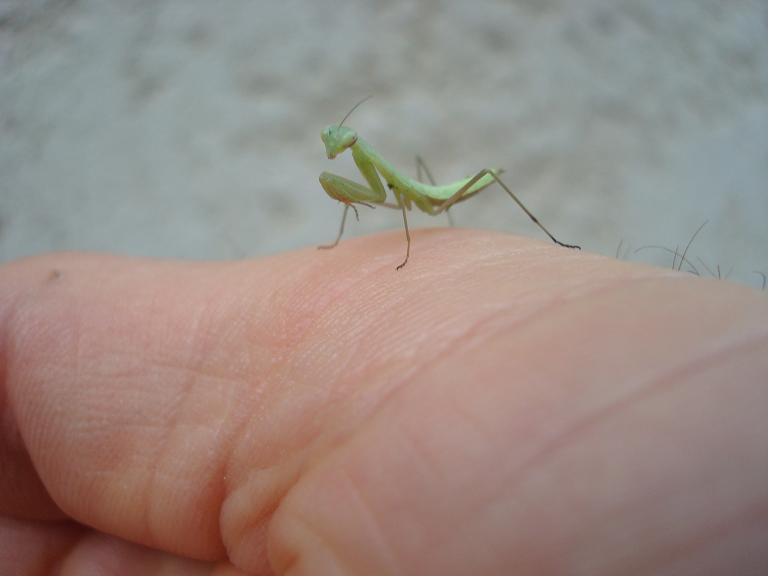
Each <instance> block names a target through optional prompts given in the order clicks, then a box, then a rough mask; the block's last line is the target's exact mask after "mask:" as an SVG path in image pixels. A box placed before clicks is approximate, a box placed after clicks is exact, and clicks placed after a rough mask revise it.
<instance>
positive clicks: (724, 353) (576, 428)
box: [477, 332, 768, 515]
mask: <svg viewBox="0 0 768 576" xmlns="http://www.w3.org/2000/svg"><path fill="white" fill-rule="evenodd" d="M765 342H768V332H766V333H763V334H759V335H758V336H757V337H750V338H746V339H744V340H741V341H739V342H737V343H735V344H733V345H732V346H729V347H727V348H723V349H721V350H720V351H719V352H718V353H717V354H716V355H715V356H711V354H707V353H705V354H702V355H701V356H698V357H696V358H693V359H689V361H686V362H683V363H681V364H679V365H676V366H674V367H672V368H671V369H670V370H669V371H668V372H667V373H665V374H662V375H661V376H657V377H656V378H654V379H652V380H650V381H648V383H647V384H646V385H645V386H641V387H640V388H638V389H636V390H634V391H633V392H631V393H629V394H627V395H626V396H624V397H622V398H620V399H619V400H617V401H615V402H612V403H611V404H609V405H607V406H604V407H602V408H600V409H598V410H596V411H595V413H593V414H592V415H590V416H589V417H588V418H583V419H581V420H579V421H578V422H577V423H576V424H574V425H572V426H570V427H568V428H566V429H565V430H562V431H561V432H560V433H558V434H557V435H556V436H555V437H554V438H553V439H552V440H550V441H549V442H547V443H546V444H545V446H544V447H543V448H542V449H540V450H539V451H537V452H536V453H535V454H533V455H532V456H531V457H529V458H528V459H527V460H526V461H525V462H524V463H522V464H521V466H519V467H518V469H517V471H516V472H515V473H514V474H512V475H511V476H510V477H509V478H507V479H506V481H505V482H503V483H500V485H499V490H497V491H495V492H493V493H491V494H489V495H488V498H487V501H486V503H485V504H483V505H478V507H477V508H478V515H480V513H481V511H487V510H488V509H489V508H491V507H493V506H495V503H496V502H497V501H498V500H499V499H500V497H501V496H502V495H503V494H504V493H505V492H507V491H509V492H514V488H515V487H516V486H518V485H519V484H520V483H521V482H522V481H523V480H524V478H525V477H526V475H527V474H528V473H529V472H530V471H531V470H532V469H533V468H534V467H536V466H537V465H539V464H540V463H541V462H543V461H545V460H546V459H551V458H552V457H553V455H555V454H557V453H558V452H559V451H561V450H563V449H564V448H566V447H569V446H573V445H574V441H573V439H574V438H578V437H579V436H583V435H584V434H585V433H586V432H588V431H590V430H592V429H594V428H595V427H596V426H597V425H598V424H599V423H601V422H604V421H606V420H610V419H615V418H617V417H618V416H619V414H620V413H621V411H622V410H625V409H628V408H631V407H633V406H635V405H636V402H637V401H639V400H645V399H649V398H651V397H653V396H655V395H656V394H659V393H666V392H669V391H671V390H672V389H673V388H674V384H673V385H672V387H669V388H664V387H663V384H664V382H665V380H666V379H667V378H671V377H673V376H674V377H678V381H679V379H680V377H681V376H684V375H686V374H695V373H697V372H699V371H702V370H704V369H706V368H707V367H708V366H711V365H712V364H715V363H717V362H718V361H720V360H722V359H723V358H727V357H728V356H729V355H731V354H733V353H734V352H738V351H740V350H742V349H745V348H746V349H748V348H752V347H755V348H758V347H760V346H761V345H762V344H763V343H765ZM697 363H699V365H697Z"/></svg>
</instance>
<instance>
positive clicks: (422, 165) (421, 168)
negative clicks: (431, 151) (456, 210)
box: [416, 154, 456, 228]
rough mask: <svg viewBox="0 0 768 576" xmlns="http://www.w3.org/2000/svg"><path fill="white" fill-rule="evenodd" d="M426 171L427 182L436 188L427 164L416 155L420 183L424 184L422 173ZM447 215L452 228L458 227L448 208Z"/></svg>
mask: <svg viewBox="0 0 768 576" xmlns="http://www.w3.org/2000/svg"><path fill="white" fill-rule="evenodd" d="M422 171H424V174H426V176H427V180H429V183H430V184H432V186H435V185H436V183H435V179H434V178H433V177H432V172H430V171H429V168H427V163H426V162H424V159H423V158H422V157H421V156H419V155H418V154H417V155H416V179H417V180H418V181H419V182H424V178H422V174H421V172H422ZM445 215H446V216H447V217H448V224H449V225H450V227H451V228H453V227H455V226H456V222H454V221H453V215H452V214H451V211H450V210H449V209H448V208H446V209H445Z"/></svg>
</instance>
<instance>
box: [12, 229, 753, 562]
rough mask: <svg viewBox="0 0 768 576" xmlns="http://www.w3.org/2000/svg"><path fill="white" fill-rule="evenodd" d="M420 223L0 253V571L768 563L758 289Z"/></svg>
mask: <svg viewBox="0 0 768 576" xmlns="http://www.w3.org/2000/svg"><path fill="white" fill-rule="evenodd" d="M414 247H415V251H414V253H413V254H412V255H411V260H410V262H409V263H408V265H407V266H406V267H405V269H403V270H401V271H399V272H395V270H394V266H395V264H397V263H398V262H399V260H398V256H399V254H400V251H401V249H402V238H401V235H400V234H391V235H386V236H376V237H368V238H364V239H356V240H350V241H346V242H344V243H343V244H341V245H340V246H339V247H338V248H336V249H335V250H333V251H332V252H322V253H319V252H317V251H315V250H305V251H302V252H296V253H291V254H284V255H280V256H277V257H274V258H267V259H263V260H259V261H255V262H253V261H250V262H234V263H182V262H163V261H151V260H138V259H125V258H116V257H109V256H97V255H50V256H44V257H39V258H35V259H31V260H26V261H21V262H16V263H12V264H8V265H6V266H5V267H3V268H2V269H0V369H1V370H0V375H1V376H2V380H0V406H1V407H2V421H0V431H1V435H0V462H2V470H0V514H1V515H2V516H1V517H0V573H2V574H53V573H56V574H62V575H64V576H66V575H69V574H77V575H83V574H143V575H144V574H146V575H152V574H161V573H162V574H164V575H170V574H219V575H224V574H227V575H229V574H271V573H276V574H284V573H285V574H291V575H300V574H301V575H303V574H312V575H326V574H334V575H351V574H364V575H377V574H414V575H426V574H440V575H441V576H444V575H457V576H458V575H465V574H466V575H477V574H504V575H506V574H516V575H523V574H537V575H541V574H589V575H606V574H622V575H624V574H676V575H682V574H723V573H728V574H758V573H764V572H762V571H761V570H764V569H765V566H768V453H767V452H766V440H767V439H768V354H767V352H768V327H767V326H768V322H766V320H767V319H768V300H767V299H766V298H765V295H763V294H760V293H757V292H754V291H752V290H749V289H747V288H744V287H740V286H737V285H733V284H729V283H727V282H719V281H714V280H703V279H697V278H693V277H689V276H686V275H682V274H677V273H673V272H671V271H665V270H660V269H654V268H649V267H645V266H638V265H630V264H626V263H621V262H617V261H613V260H610V259H605V258H601V257H597V256H594V255H590V254H587V253H576V252H573V251H569V250H564V249H560V248H557V247H554V246H550V245H547V244H545V243H541V242H534V241H529V240H524V239H521V238H516V237H511V236H503V235H495V234H488V233H479V232H471V231H461V230H451V231H446V230H428V231H419V232H417V233H416V235H415V240H414ZM57 570H58V572H57Z"/></svg>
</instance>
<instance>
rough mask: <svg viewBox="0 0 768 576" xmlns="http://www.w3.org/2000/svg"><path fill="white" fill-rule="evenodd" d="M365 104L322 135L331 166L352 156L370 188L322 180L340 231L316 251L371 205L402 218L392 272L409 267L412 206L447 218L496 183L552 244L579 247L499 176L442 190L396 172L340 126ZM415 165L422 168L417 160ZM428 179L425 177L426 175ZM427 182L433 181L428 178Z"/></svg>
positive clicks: (482, 175) (328, 177) (492, 172)
mask: <svg viewBox="0 0 768 576" xmlns="http://www.w3.org/2000/svg"><path fill="white" fill-rule="evenodd" d="M369 98H370V96H369ZM365 100H368V98H365V99H364V100H361V101H360V102H358V103H357V104H355V106H353V107H352V110H350V111H349V112H348V113H347V115H346V116H344V118H343V119H342V121H341V122H339V124H338V125H333V124H332V125H330V126H326V127H325V128H324V129H323V131H322V132H321V134H320V137H321V138H322V140H323V144H325V151H326V154H327V155H328V159H329V160H332V159H334V158H336V156H338V155H339V154H341V153H342V152H344V151H345V150H346V149H348V148H349V149H351V150H352V158H353V159H354V161H355V164H356V165H357V169H358V170H359V171H360V173H361V174H362V175H363V178H365V180H366V182H367V183H368V186H369V187H366V186H363V185H362V184H358V183H357V182H354V181H352V180H349V179H348V178H344V177H342V176H338V175H336V174H331V173H330V172H323V173H322V174H320V184H321V185H322V187H323V189H324V190H325V192H326V193H327V194H328V196H330V197H331V198H333V199H334V200H338V201H339V202H342V203H343V204H344V213H343V214H342V217H341V226H340V227H339V233H338V235H337V236H336V241H335V242H334V243H333V244H329V245H326V246H318V248H334V247H335V246H336V245H337V244H338V243H339V240H341V236H342V234H344V224H345V222H346V220H347V213H348V212H349V209H350V208H352V210H354V212H355V217H356V218H358V219H359V216H358V212H357V207H356V206H355V204H361V205H363V206H368V207H369V208H373V207H374V206H373V205H374V204H376V205H378V206H384V207H385V208H392V209H395V210H400V211H401V212H402V214H403V225H404V227H405V238H406V241H407V245H406V250H405V260H403V261H402V263H401V264H399V265H398V266H397V268H396V269H397V270H400V269H401V268H402V267H403V266H405V264H406V263H407V262H408V257H409V256H410V254H411V234H410V232H409V230H408V217H407V215H406V214H407V212H408V211H409V210H411V208H412V207H413V206H416V208H418V209H419V210H421V211H422V212H426V213H427V214H430V215H432V216H436V215H437V214H442V213H443V212H446V211H447V210H448V209H449V208H450V207H451V206H453V205H454V204H458V203H459V202H464V201H465V200H469V199H470V198H472V197H473V196H474V195H475V194H478V193H479V192H482V191H483V190H485V189H486V188H488V186H490V185H491V184H493V183H494V182H496V183H498V184H499V186H501V187H502V188H503V189H504V191H505V192H506V193H507V194H509V196H510V197H511V198H512V200H514V201H515V203H517V205H518V206H519V207H520V208H521V209H522V210H523V212H525V213H526V214H527V215H528V218H530V219H531V220H532V221H533V222H534V224H536V225H537V226H538V227H539V228H541V230H543V231H544V233H545V234H546V235H547V236H549V237H550V239H551V240H552V241H553V242H554V243H555V244H558V245H560V246H564V247H565V248H575V249H581V248H580V247H579V246H576V245H573V244H565V243H563V242H560V240H558V239H557V238H555V237H554V236H553V235H552V234H551V233H550V232H549V230H547V229H546V228H545V227H544V225H543V224H542V223H541V222H539V220H538V219H537V218H536V216H534V215H533V214H532V213H531V211H530V210H528V208H526V207H525V205H524V204H523V203H522V202H521V201H520V200H519V199H518V198H517V196H515V195H514V194H513V193H512V191H511V190H510V189H509V188H508V187H507V186H506V184H504V182H502V181H501V179H500V178H499V174H500V173H501V170H497V169H490V168H484V169H483V170H480V172H478V173H477V174H475V175H474V176H472V177H471V178H464V179H463V180H458V181H456V182H452V183H450V184H444V185H442V186H438V185H435V183H434V182H432V183H431V184H425V183H423V182H419V181H418V180H414V179H412V178H409V177H408V176H406V175H404V174H402V173H401V172H399V171H398V170H396V169H395V167H394V166H392V164H390V163H389V162H387V161H386V160H385V159H384V158H383V157H382V156H381V155H380V154H379V153H378V152H376V150H374V149H373V147H372V146H371V145H370V144H368V142H366V141H365V140H363V139H362V138H360V137H359V136H358V135H357V132H355V131H354V130H353V129H352V128H349V127H347V126H344V122H345V121H346V120H347V118H349V116H350V114H352V112H354V111H355V109H356V108H357V107H358V106H360V104H362V103H363V102H365ZM417 162H418V163H420V165H423V163H422V162H421V160H420V159H418V158H417ZM425 168H426V167H425ZM427 174H428V175H429V172H427ZM382 179H383V180H384V182H386V184H387V188H389V190H390V191H391V192H392V194H393V196H394V202H388V201H387V191H386V190H385V189H384V185H383V184H382ZM430 180H432V178H431V176H430Z"/></svg>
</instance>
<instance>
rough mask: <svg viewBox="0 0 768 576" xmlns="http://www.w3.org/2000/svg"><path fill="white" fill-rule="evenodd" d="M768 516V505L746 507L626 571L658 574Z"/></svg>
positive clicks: (733, 536) (628, 572)
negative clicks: (661, 570) (739, 512)
mask: <svg viewBox="0 0 768 576" xmlns="http://www.w3.org/2000/svg"><path fill="white" fill-rule="evenodd" d="M766 518H768V506H762V507H759V508H757V509H754V508H752V507H751V506H750V507H748V508H745V509H744V510H743V511H742V513H741V514H734V516H733V517H732V518H726V519H724V520H723V521H722V522H719V523H718V524H716V525H715V526H712V527H711V528H710V529H709V530H702V531H700V532H699V533H698V534H696V535H694V536H692V537H691V538H690V539H688V540H687V541H683V542H682V543H680V544H679V545H678V546H677V547H675V546H672V545H670V546H669V550H668V551H667V552H666V553H660V554H659V555H657V556H656V557H651V558H647V559H645V561H643V562H637V563H636V565H635V566H634V567H632V568H631V569H630V570H628V571H625V572H624V573H625V574H632V573H635V574H638V575H643V574H657V573H658V572H659V570H660V569H662V568H665V567H669V566H670V565H672V564H674V563H675V562H678V561H681V560H684V559H685V557H686V555H687V556H688V557H692V556H693V555H694V553H695V552H696V551H697V550H700V549H702V548H705V547H708V546H711V545H713V544H715V543H721V542H723V539H724V538H726V537H727V536H730V537H731V538H735V537H738V535H739V533H738V528H741V529H742V530H745V529H750V528H752V527H753V526H755V525H757V526H759V525H760V524H761V521H765V520H766ZM734 529H736V530H734Z"/></svg>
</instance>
